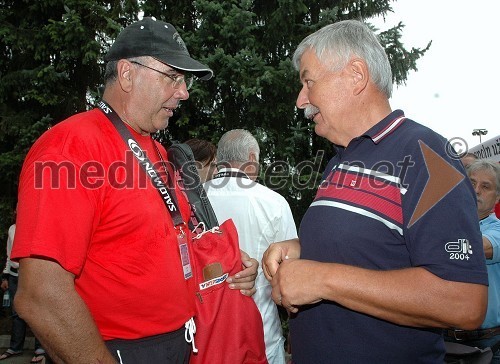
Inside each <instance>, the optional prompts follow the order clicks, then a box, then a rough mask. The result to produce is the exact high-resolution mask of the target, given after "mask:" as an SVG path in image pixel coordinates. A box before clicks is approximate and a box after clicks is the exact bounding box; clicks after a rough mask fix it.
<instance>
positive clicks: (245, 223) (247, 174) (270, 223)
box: [203, 129, 297, 364]
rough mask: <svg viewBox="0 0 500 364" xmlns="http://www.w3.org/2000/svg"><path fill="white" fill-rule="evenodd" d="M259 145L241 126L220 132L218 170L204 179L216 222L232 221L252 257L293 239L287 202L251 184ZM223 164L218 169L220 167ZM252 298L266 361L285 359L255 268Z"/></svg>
mask: <svg viewBox="0 0 500 364" xmlns="http://www.w3.org/2000/svg"><path fill="white" fill-rule="evenodd" d="M259 151H260V149H259V145H258V143H257V141H256V140H255V138H254V137H253V136H252V134H251V133H250V132H249V131H247V130H243V129H234V130H231V131H228V132H227V133H225V134H224V135H223V136H222V138H221V139H220V141H219V143H218V145H217V163H218V166H219V171H218V173H216V174H215V175H214V178H213V179H212V180H210V181H207V182H205V183H204V185H203V186H204V188H205V190H206V191H207V195H208V198H209V199H210V203H211V204H212V207H213V209H214V211H215V214H216V216H217V219H218V221H219V223H222V222H224V221H225V220H227V219H230V218H231V219H233V221H234V224H235V226H236V229H237V231H238V236H239V242H240V249H242V250H244V251H246V252H247V253H248V254H250V256H252V257H255V258H256V259H257V260H258V261H261V260H262V255H263V254H264V252H265V251H266V249H267V248H268V247H269V245H270V244H271V243H274V242H277V241H282V240H288V239H293V238H296V237H297V229H296V227H295V222H294V220H293V216H292V212H291V210H290V206H289V205H288V202H287V201H286V200H285V198H284V197H283V196H281V195H280V194H278V193H277V192H274V191H272V190H271V189H269V188H267V187H265V186H263V185H261V184H259V183H257V182H255V180H256V179H257V176H258V172H259ZM221 166H222V167H223V168H220V167H221ZM255 286H256V288H257V292H256V293H255V295H254V296H253V299H254V300H255V303H256V305H257V307H258V309H259V311H260V314H261V316H262V321H263V324H264V341H265V344H266V356H267V360H268V362H269V363H270V364H283V363H284V362H285V351H284V337H283V333H282V329H281V322H280V318H279V314H278V309H277V307H276V305H275V303H274V302H273V301H272V299H271V285H270V283H269V281H267V280H266V278H265V276H264V274H263V272H262V268H261V267H259V271H258V275H257V279H256V281H255Z"/></svg>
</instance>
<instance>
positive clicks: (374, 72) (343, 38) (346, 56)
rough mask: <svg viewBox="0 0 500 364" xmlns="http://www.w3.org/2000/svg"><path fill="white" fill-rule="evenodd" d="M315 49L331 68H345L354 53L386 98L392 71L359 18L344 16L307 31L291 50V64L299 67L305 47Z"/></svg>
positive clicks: (378, 44)
mask: <svg viewBox="0 0 500 364" xmlns="http://www.w3.org/2000/svg"><path fill="white" fill-rule="evenodd" d="M309 49H314V50H315V51H316V56H317V57H318V59H319V60H320V62H321V63H323V64H324V65H328V66H330V67H332V71H336V70H340V69H342V68H344V67H345V66H346V65H347V63H348V62H349V60H350V59H351V58H352V57H354V56H356V57H359V58H362V59H363V60H364V61H365V62H366V65H367V67H368V71H369V72H370V77H371V78H372V80H373V82H374V83H375V85H377V87H378V88H379V90H380V91H382V92H383V93H384V94H385V95H386V96H387V98H390V97H391V94H392V71H391V65H390V63H389V58H388V57H387V53H386V52H385V50H384V48H383V47H382V45H381V44H380V42H379V40H378V38H377V36H376V35H375V33H373V32H372V31H371V29H370V28H369V27H368V26H367V25H366V24H364V23H362V22H360V21H358V20H344V21H340V22H337V23H334V24H330V25H327V26H325V27H323V28H321V29H319V30H318V31H316V32H315V33H313V34H310V35H308V36H307V37H306V38H304V40H302V42H301V43H300V44H299V45H298V47H297V49H296V50H295V53H294V54H293V65H294V67H295V69H296V70H300V59H301V58H302V55H303V54H304V52H305V51H307V50H309Z"/></svg>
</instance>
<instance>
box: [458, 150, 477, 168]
mask: <svg viewBox="0 0 500 364" xmlns="http://www.w3.org/2000/svg"><path fill="white" fill-rule="evenodd" d="M476 160H477V156H476V155H475V154H474V153H465V154H464V155H463V156H462V157H461V158H460V161H461V162H462V164H463V165H464V167H467V166H469V165H470V164H472V163H474V162H475V161H476Z"/></svg>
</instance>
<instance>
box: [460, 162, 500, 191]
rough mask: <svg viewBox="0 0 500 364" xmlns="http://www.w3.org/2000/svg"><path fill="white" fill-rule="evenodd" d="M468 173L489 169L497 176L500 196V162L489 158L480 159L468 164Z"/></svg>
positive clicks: (496, 181) (497, 187) (497, 188)
mask: <svg viewBox="0 0 500 364" xmlns="http://www.w3.org/2000/svg"><path fill="white" fill-rule="evenodd" d="M465 170H466V171H467V175H468V176H469V177H470V175H471V174H472V173H473V172H477V171H489V172H491V173H492V174H493V175H494V176H495V183H496V190H497V195H498V196H500V164H498V162H495V161H492V160H489V159H478V160H476V161H474V162H472V163H471V164H469V165H468V166H467V168H466V169H465Z"/></svg>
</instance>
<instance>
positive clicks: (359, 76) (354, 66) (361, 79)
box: [349, 59, 370, 95]
mask: <svg viewBox="0 0 500 364" xmlns="http://www.w3.org/2000/svg"><path fill="white" fill-rule="evenodd" d="M349 66H350V71H351V75H352V82H353V93H354V95H359V94H360V93H361V92H362V91H363V90H364V89H365V88H366V85H367V84H368V79H369V78H370V73H369V72H368V66H367V65H366V63H365V62H364V61H363V60H361V59H353V60H351V62H350V65H349Z"/></svg>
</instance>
